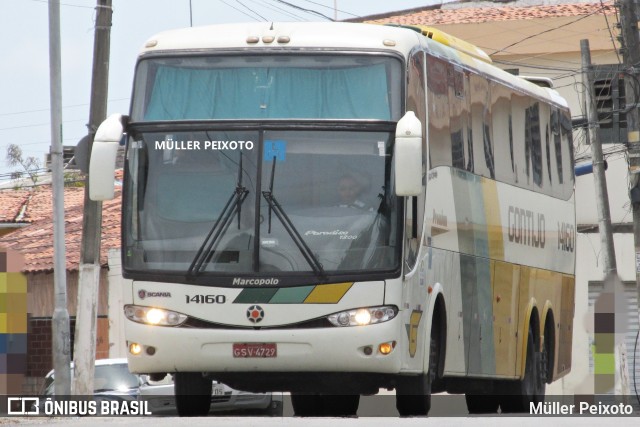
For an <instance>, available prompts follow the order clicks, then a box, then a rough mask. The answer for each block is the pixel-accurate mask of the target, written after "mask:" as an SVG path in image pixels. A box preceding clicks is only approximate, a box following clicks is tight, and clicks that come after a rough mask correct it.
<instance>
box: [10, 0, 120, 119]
mask: <svg viewBox="0 0 640 427" xmlns="http://www.w3.org/2000/svg"><path fill="white" fill-rule="evenodd" d="M34 1H35V0H34ZM128 99H129V98H116V99H110V100H109V101H108V102H118V101H126V100H128ZM88 105H89V104H88V103H86V104H75V105H65V106H63V107H62V108H75V107H86V106H88ZM49 110H50V109H49V108H40V109H37V110H25V111H16V112H12V113H0V117H3V116H15V115H18V114H29V113H41V112H43V111H49Z"/></svg>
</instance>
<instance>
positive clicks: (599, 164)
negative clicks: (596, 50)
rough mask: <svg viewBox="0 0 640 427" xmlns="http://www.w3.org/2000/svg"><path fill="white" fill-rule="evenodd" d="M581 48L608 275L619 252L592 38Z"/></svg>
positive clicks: (615, 266)
mask: <svg viewBox="0 0 640 427" xmlns="http://www.w3.org/2000/svg"><path fill="white" fill-rule="evenodd" d="M580 52H581V53H582V82H583V84H584V86H585V91H584V94H585V106H586V109H587V122H588V127H587V132H588V134H589V135H588V136H589V142H590V143H591V158H592V161H593V180H594V183H595V187H596V203H597V206H598V230H599V231H600V243H601V247H602V257H603V264H604V274H605V276H607V275H609V274H618V267H617V265H616V252H615V249H614V247H613V229H612V228H611V214H610V213H609V193H608V191H607V178H606V177H605V174H604V170H605V169H604V161H603V158H602V145H601V142H600V135H598V128H599V126H598V111H597V109H596V101H595V96H594V94H593V79H592V75H591V52H590V50H589V40H586V39H584V40H580Z"/></svg>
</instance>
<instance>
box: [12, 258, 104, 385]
mask: <svg viewBox="0 0 640 427" xmlns="http://www.w3.org/2000/svg"><path fill="white" fill-rule="evenodd" d="M15 274H16V275H18V277H20V278H21V280H23V281H24V283H25V286H28V289H29V292H28V294H27V293H25V298H24V299H25V304H24V307H25V343H24V347H25V351H24V353H25V354H23V355H22V358H21V359H22V361H21V363H22V366H23V368H24V369H23V371H24V372H23V375H22V377H20V378H18V377H12V378H11V386H12V387H13V389H14V391H13V393H16V394H25V395H32V394H37V393H38V392H39V390H40V388H41V386H42V382H43V379H44V376H45V375H46V374H47V373H48V372H49V371H50V370H51V369H52V368H53V352H52V316H53V311H54V308H55V301H54V281H53V273H52V272H47V273H28V274H23V273H15ZM107 274H108V272H107V269H103V270H102V271H101V276H100V288H99V289H100V290H99V295H98V321H97V328H96V359H103V358H108V357H109V319H108V317H107V314H108V307H107V295H108V283H107ZM66 281H67V310H68V311H69V317H70V331H69V332H70V357H71V358H73V344H74V339H73V338H74V335H75V314H76V305H77V294H78V292H77V290H78V272H67V278H66ZM27 312H28V317H27ZM0 391H1V390H0Z"/></svg>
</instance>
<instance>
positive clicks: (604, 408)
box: [529, 402, 633, 415]
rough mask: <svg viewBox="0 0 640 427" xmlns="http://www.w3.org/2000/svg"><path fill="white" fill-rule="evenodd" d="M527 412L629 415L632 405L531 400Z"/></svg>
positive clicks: (542, 413) (541, 413) (534, 413)
mask: <svg viewBox="0 0 640 427" xmlns="http://www.w3.org/2000/svg"><path fill="white" fill-rule="evenodd" d="M576 409H577V411H576ZM529 413H530V414H531V415H631V414H633V407H632V406H631V405H625V404H623V403H615V404H606V403H602V402H598V403H597V404H591V403H589V402H579V403H578V404H577V407H576V405H571V404H565V403H560V402H538V403H533V402H532V403H530V404H529Z"/></svg>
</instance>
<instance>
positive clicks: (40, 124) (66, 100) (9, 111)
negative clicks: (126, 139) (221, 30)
mask: <svg viewBox="0 0 640 427" xmlns="http://www.w3.org/2000/svg"><path fill="white" fill-rule="evenodd" d="M112 1H113V26H112V29H111V56H110V64H109V96H108V108H107V111H108V113H107V114H112V113H125V114H126V113H128V109H129V99H130V94H131V88H132V81H133V70H134V65H135V61H136V57H137V54H138V52H139V50H140V48H141V47H142V45H143V44H144V42H145V41H146V40H147V39H149V38H150V37H151V36H152V35H154V34H156V33H158V32H160V31H164V30H168V29H174V28H182V27H188V26H189V25H190V19H191V17H190V13H189V5H190V4H191V10H192V19H193V26H200V25H209V24H218V23H232V22H251V21H259V20H269V21H326V19H325V18H323V17H321V16H318V15H314V14H311V13H307V12H303V11H300V10H296V9H294V8H292V7H290V6H287V5H285V4H284V3H282V2H281V1H280V0H191V1H189V0H112ZM287 2H288V3H292V4H294V5H297V6H299V7H302V8H306V9H312V10H315V11H317V12H320V13H322V14H324V15H327V16H329V17H333V15H334V10H333V8H334V0H287ZM335 2H336V3H337V9H338V15H337V16H338V19H347V18H351V17H354V16H365V15H370V14H375V13H383V12H389V11H394V10H402V9H410V8H414V7H420V6H426V5H429V4H434V3H440V0H394V1H392V2H391V1H388V0H335ZM96 3H97V1H96V0H60V19H61V23H60V26H61V52H62V106H63V111H62V121H63V135H62V138H63V144H64V145H65V146H66V145H71V146H74V145H76V144H77V142H78V141H79V140H80V138H82V137H83V136H84V135H86V134H87V126H86V124H87V122H88V119H89V102H90V87H91V74H92V72H91V71H92V56H93V39H94V21H95V16H96V12H95V6H96ZM48 8H49V7H48V1H47V0H0V52H1V54H2V62H1V63H0V64H1V65H0V181H4V180H6V179H7V178H8V176H7V173H9V172H11V171H15V170H17V169H16V168H15V167H9V166H8V165H7V162H6V153H7V146H8V145H9V144H18V145H19V146H20V147H21V148H22V151H23V156H24V157H29V156H35V157H36V158H38V159H40V160H41V161H42V162H44V156H45V153H47V152H48V151H49V146H50V140H51V127H50V110H49V105H50V98H49V96H50V93H49V27H48V25H49V20H48V19H49V18H48V13H49V10H48ZM263 18H264V19H263Z"/></svg>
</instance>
